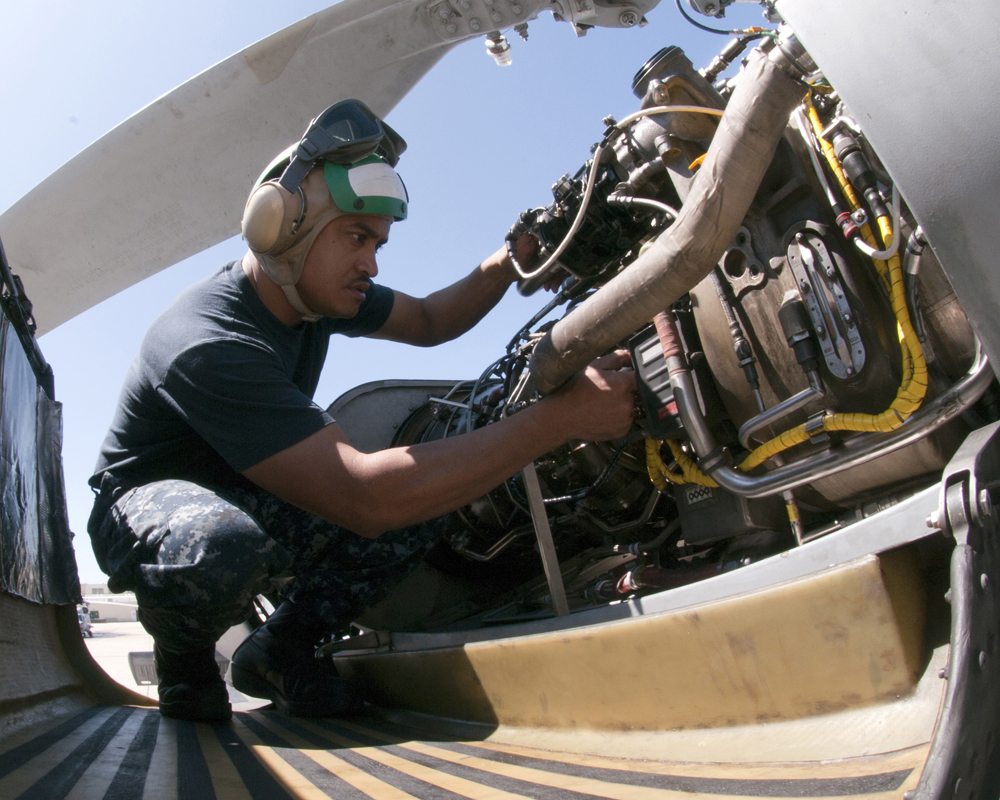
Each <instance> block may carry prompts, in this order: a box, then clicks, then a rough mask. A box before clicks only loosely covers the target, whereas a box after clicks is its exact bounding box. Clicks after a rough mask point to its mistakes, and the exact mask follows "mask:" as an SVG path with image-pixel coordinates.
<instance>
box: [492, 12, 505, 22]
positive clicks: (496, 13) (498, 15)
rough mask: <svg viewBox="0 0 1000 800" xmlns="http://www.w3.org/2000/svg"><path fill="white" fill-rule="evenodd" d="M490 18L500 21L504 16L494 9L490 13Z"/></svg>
mask: <svg viewBox="0 0 1000 800" xmlns="http://www.w3.org/2000/svg"><path fill="white" fill-rule="evenodd" d="M490 19H491V20H493V21H494V22H499V21H500V20H502V19H503V17H501V16H500V12H499V11H493V12H491V13H490Z"/></svg>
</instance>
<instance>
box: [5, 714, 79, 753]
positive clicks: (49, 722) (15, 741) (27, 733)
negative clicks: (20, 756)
mask: <svg viewBox="0 0 1000 800" xmlns="http://www.w3.org/2000/svg"><path fill="white" fill-rule="evenodd" d="M86 710H87V705H86V704H81V706H80V707H79V708H77V709H76V710H75V711H64V712H63V713H61V714H56V715H55V716H53V717H49V718H48V719H45V720H42V721H40V722H35V723H33V724H30V725H28V726H27V727H26V728H24V729H22V730H20V731H18V732H17V733H13V734H10V735H9V736H4V737H3V740H2V741H0V756H2V755H3V754H4V753H8V752H10V751H11V750H13V749H14V748H15V747H20V746H21V745H22V744H24V743H25V742H30V741H31V740H32V739H37V738H38V737H39V736H44V735H45V734H46V733H48V732H49V731H51V730H52V729H53V728H55V727H57V726H59V725H62V724H63V723H64V722H68V721H69V720H71V719H73V717H75V716H76V715H77V714H79V713H81V712H83V711H86Z"/></svg>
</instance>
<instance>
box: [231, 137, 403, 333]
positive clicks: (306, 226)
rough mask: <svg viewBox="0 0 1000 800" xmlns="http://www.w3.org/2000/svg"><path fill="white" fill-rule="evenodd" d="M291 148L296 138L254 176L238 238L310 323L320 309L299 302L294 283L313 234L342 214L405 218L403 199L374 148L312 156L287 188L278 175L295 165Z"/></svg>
mask: <svg viewBox="0 0 1000 800" xmlns="http://www.w3.org/2000/svg"><path fill="white" fill-rule="evenodd" d="M400 141H401V140H400ZM403 147H405V143H404V144H403ZM297 148H301V143H299V144H296V145H293V146H292V147H290V148H288V149H287V150H286V151H285V152H283V153H282V154H281V155H279V156H278V157H277V158H276V159H275V160H274V161H272V162H271V164H269V165H268V167H267V169H265V170H264V172H263V173H262V174H261V176H260V177H259V178H258V179H257V182H256V183H255V184H254V188H253V191H251V193H250V197H249V199H248V200H247V204H246V208H245V209H244V211H243V226H242V227H243V238H244V239H246V241H247V244H248V245H249V246H250V249H251V250H252V251H253V252H254V253H255V254H256V256H257V260H258V261H259V263H260V265H261V267H262V268H263V270H264V272H265V273H266V274H267V276H268V277H269V278H270V279H271V280H272V281H274V282H275V283H276V284H277V285H278V286H280V287H281V290H282V291H283V292H284V294H285V297H287V298H288V302H289V303H291V305H292V307H293V308H294V309H295V310H296V311H298V312H299V313H300V314H302V316H303V319H305V320H307V321H309V322H315V321H316V320H318V319H320V318H321V317H322V314H317V313H316V312H314V311H312V310H311V309H309V308H308V307H307V306H306V305H305V303H303V302H302V298H301V297H300V296H299V293H298V290H297V289H296V288H295V285H296V284H297V283H298V282H299V278H301V277H302V268H303V267H304V266H305V261H306V256H307V255H308V254H309V250H310V249H311V248H312V246H313V243H314V242H315V241H316V238H317V237H318V236H319V234H320V233H321V232H322V231H323V229H324V228H325V227H326V226H327V225H328V224H329V223H330V222H332V221H333V220H334V219H336V218H337V217H340V216H343V215H344V214H379V215H385V216H390V217H392V218H393V219H396V220H403V219H406V211H407V203H408V201H409V198H408V196H407V193H406V187H405V186H404V185H403V181H402V180H401V179H400V177H399V175H397V174H396V172H395V170H394V169H393V168H392V167H391V166H389V163H388V162H387V161H386V159H385V158H383V157H382V156H381V155H379V154H377V153H372V154H370V155H367V156H365V157H363V158H361V159H360V160H358V161H356V162H354V163H352V164H336V163H333V162H332V161H325V160H322V159H318V160H317V161H316V163H315V165H314V166H313V167H311V168H310V169H309V171H308V172H307V173H306V174H305V177H303V178H301V179H300V180H298V181H297V183H298V186H297V187H296V188H295V189H294V190H293V191H289V190H288V189H287V188H285V186H284V185H283V183H285V181H282V180H281V178H282V176H283V175H285V174H287V173H288V170H289V165H290V164H292V165H294V164H295V162H296V159H297V155H296V152H297Z"/></svg>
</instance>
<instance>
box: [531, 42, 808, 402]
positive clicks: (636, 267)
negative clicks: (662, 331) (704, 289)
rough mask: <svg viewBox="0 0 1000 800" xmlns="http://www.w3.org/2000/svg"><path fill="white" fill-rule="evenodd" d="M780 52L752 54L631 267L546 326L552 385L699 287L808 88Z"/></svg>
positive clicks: (539, 374)
mask: <svg viewBox="0 0 1000 800" xmlns="http://www.w3.org/2000/svg"><path fill="white" fill-rule="evenodd" d="M794 74H796V69H795V68H794V67H792V66H791V65H790V62H788V61H787V60H786V58H785V56H784V55H783V53H782V51H781V50H779V49H777V48H774V49H772V50H771V51H770V53H767V54H765V53H764V52H763V51H762V49H759V50H757V51H755V53H753V54H752V55H751V57H750V60H749V62H748V64H747V67H746V70H745V71H744V73H743V77H742V78H741V80H740V83H739V86H738V87H737V88H736V91H735V92H734V93H733V96H732V98H731V99H730V101H729V104H728V105H727V107H726V110H725V113H724V114H723V116H722V118H721V119H720V121H719V128H718V130H717V131H716V134H715V136H714V138H713V139H712V144H711V146H710V147H709V149H708V153H707V154H706V156H705V161H704V163H703V164H702V166H701V168H700V169H699V170H698V172H697V174H696V175H695V177H694V180H693V181H692V183H691V191H690V193H689V195H688V197H687V200H686V201H685V203H684V206H683V208H682V209H681V212H680V215H679V216H678V218H677V220H676V221H675V222H674V223H673V225H671V226H670V228H669V229H668V230H667V231H666V232H664V233H663V234H661V235H660V236H659V237H658V238H657V239H656V240H655V241H654V242H653V243H652V245H651V246H650V247H649V248H648V249H647V250H646V251H645V252H644V253H643V254H642V255H640V256H639V257H638V258H637V259H636V260H635V261H634V262H633V263H632V264H631V265H630V266H629V267H628V269H626V270H624V271H623V272H622V273H620V274H619V275H617V276H615V277H614V278H613V279H612V280H610V281H609V282H608V283H607V284H605V285H604V286H603V287H602V288H601V289H599V290H598V291H597V292H596V293H595V294H594V295H593V296H592V297H590V298H589V299H588V300H586V301H585V302H583V303H581V304H580V305H579V306H578V307H577V308H576V309H574V310H573V311H572V312H571V313H570V314H568V315H567V316H566V317H564V318H563V319H561V320H560V321H559V322H557V323H556V324H555V326H553V328H552V330H551V331H550V332H549V333H548V334H546V336H545V337H544V338H543V339H542V341H541V342H539V344H538V346H537V347H536V349H535V352H534V354H533V355H532V358H531V373H532V376H533V380H534V384H535V386H536V388H538V389H539V390H540V391H542V392H551V391H553V390H555V389H557V388H558V387H559V386H561V385H562V384H563V383H565V382H566V381H567V380H568V379H569V378H570V376H572V375H573V374H574V373H576V372H578V371H579V370H580V369H582V368H584V367H585V366H586V365H587V364H588V363H589V362H590V361H592V360H593V359H594V358H596V357H597V356H599V355H600V354H601V353H604V352H606V351H607V350H609V349H610V348H611V347H613V346H614V345H615V344H617V343H618V342H620V341H621V340H622V339H624V338H625V337H627V336H628V335H629V334H631V333H632V332H634V331H635V330H637V329H638V328H639V327H641V326H642V325H645V324H646V323H647V322H649V320H651V319H652V318H653V316H654V315H655V314H656V313H657V312H659V311H662V310H663V309H664V308H667V307H669V306H670V305H671V304H672V303H673V302H675V301H676V300H677V299H678V298H680V297H681V296H683V295H684V294H685V293H687V292H688V291H690V289H691V288H692V287H693V286H695V285H696V284H698V283H699V282H700V281H701V280H702V279H703V278H704V277H705V276H706V275H708V274H709V273H710V272H711V271H712V269H713V268H714V267H715V265H716V264H717V263H718V262H719V259H720V258H721V257H722V254H723V252H725V249H726V247H728V246H729V244H730V242H732V240H733V237H734V236H735V235H736V232H737V231H738V230H739V226H740V224H741V223H742V221H743V218H744V217H745V216H746V213H747V210H748V209H749V207H750V203H751V202H752V201H753V198H754V195H755V194H756V192H757V189H758V188H759V186H760V182H761V179H762V178H763V176H764V173H765V171H766V170H767V168H768V166H770V164H771V160H772V158H773V157H774V151H775V149H776V148H777V146H778V142H779V141H780V140H781V137H782V135H783V133H784V131H785V127H786V124H787V121H788V115H789V114H790V113H791V112H792V109H794V108H795V106H796V105H798V103H799V102H800V101H801V100H802V97H803V96H804V94H805V91H806V86H805V84H804V83H802V82H801V81H800V80H798V78H797V77H793V75H794Z"/></svg>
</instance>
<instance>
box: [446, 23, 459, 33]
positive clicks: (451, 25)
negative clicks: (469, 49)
mask: <svg viewBox="0 0 1000 800" xmlns="http://www.w3.org/2000/svg"><path fill="white" fill-rule="evenodd" d="M444 29H445V30H446V31H448V33H458V25H456V24H455V23H454V22H449V23H448V24H447V25H445V26H444Z"/></svg>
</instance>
